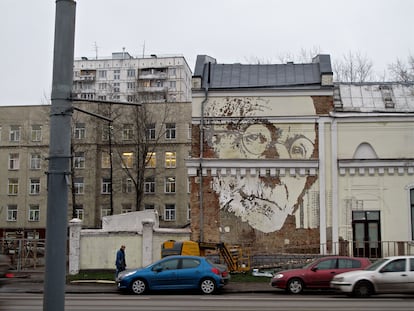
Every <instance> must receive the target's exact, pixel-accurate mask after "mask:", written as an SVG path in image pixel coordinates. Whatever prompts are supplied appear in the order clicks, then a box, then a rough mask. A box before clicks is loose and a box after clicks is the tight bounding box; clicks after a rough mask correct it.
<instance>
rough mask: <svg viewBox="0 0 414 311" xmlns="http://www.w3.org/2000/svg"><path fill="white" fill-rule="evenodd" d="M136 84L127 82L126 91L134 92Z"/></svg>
mask: <svg viewBox="0 0 414 311" xmlns="http://www.w3.org/2000/svg"><path fill="white" fill-rule="evenodd" d="M135 88H136V83H135V82H127V90H135Z"/></svg>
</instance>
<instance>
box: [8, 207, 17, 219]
mask: <svg viewBox="0 0 414 311" xmlns="http://www.w3.org/2000/svg"><path fill="white" fill-rule="evenodd" d="M7 221H17V205H15V204H11V205H8V206H7Z"/></svg>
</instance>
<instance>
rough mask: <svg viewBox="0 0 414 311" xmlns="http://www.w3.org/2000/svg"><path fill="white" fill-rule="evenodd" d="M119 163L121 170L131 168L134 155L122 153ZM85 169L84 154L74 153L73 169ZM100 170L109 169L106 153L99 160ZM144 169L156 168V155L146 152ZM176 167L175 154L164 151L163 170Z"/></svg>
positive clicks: (109, 158)
mask: <svg viewBox="0 0 414 311" xmlns="http://www.w3.org/2000/svg"><path fill="white" fill-rule="evenodd" d="M121 163H122V167H123V168H132V167H133V164H134V153H133V152H123V153H122V155H121ZM84 167H85V153H84V152H76V153H75V168H84ZM101 167H102V168H110V167H111V157H110V154H109V153H108V152H103V153H102V159H101ZM145 167H146V168H156V167H157V153H156V152H148V153H147V155H146V159H145ZM176 167H177V153H176V152H175V151H166V152H165V153H164V168H176Z"/></svg>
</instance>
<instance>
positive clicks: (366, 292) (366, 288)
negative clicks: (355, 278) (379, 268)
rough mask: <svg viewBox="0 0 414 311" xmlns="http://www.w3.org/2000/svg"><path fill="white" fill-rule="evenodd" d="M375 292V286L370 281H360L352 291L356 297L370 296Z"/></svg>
mask: <svg viewBox="0 0 414 311" xmlns="http://www.w3.org/2000/svg"><path fill="white" fill-rule="evenodd" d="M373 293H374V287H373V286H372V284H371V283H370V282H368V281H360V282H358V283H357V284H356V285H355V287H354V290H353V291H352V294H353V296H355V297H369V296H371V295H372V294H373Z"/></svg>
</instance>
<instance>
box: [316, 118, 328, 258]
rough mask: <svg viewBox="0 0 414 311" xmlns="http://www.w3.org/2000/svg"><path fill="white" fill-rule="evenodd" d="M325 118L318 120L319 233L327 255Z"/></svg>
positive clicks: (321, 252)
mask: <svg viewBox="0 0 414 311" xmlns="http://www.w3.org/2000/svg"><path fill="white" fill-rule="evenodd" d="M325 122H326V119H325V118H320V119H319V120H318V125H319V126H318V131H319V235H320V254H321V255H326V250H327V247H326V243H327V240H326V155H325V148H326V146H325V144H326V142H325Z"/></svg>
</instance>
